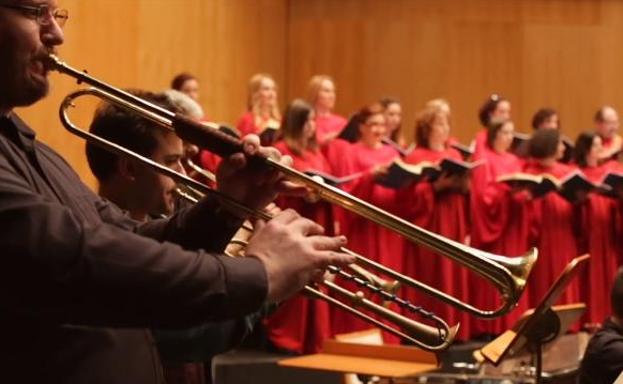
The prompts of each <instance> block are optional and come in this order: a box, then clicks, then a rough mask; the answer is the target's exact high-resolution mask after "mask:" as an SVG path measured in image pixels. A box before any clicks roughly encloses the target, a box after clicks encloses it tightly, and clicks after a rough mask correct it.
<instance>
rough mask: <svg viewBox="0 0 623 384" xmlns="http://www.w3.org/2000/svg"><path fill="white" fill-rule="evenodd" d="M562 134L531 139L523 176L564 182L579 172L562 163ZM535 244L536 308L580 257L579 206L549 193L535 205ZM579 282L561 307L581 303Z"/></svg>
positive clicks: (547, 132) (568, 290) (541, 132)
mask: <svg viewBox="0 0 623 384" xmlns="http://www.w3.org/2000/svg"><path fill="white" fill-rule="evenodd" d="M564 148H565V147H564V144H563V143H562V140H561V136H560V132H558V131H557V130H554V129H541V130H538V131H536V132H535V133H534V134H533V135H532V138H531V139H530V159H529V160H528V161H527V162H526V164H525V165H524V172H526V173H529V174H534V175H540V174H549V175H552V176H554V177H556V178H558V179H562V178H564V177H565V176H567V175H569V174H570V173H572V172H576V171H577V169H576V168H575V167H573V166H570V165H566V164H563V163H560V162H559V161H558V159H560V158H561V157H562V155H563V153H564ZM533 208H534V209H533V213H534V228H538V231H535V234H536V239H535V244H536V247H537V248H538V250H539V261H538V262H537V263H536V265H535V266H534V269H533V271H532V277H531V278H530V280H529V288H530V289H529V293H530V296H531V302H532V303H533V305H536V304H537V303H539V302H540V301H541V300H542V299H543V297H544V296H545V294H546V293H547V291H548V290H549V288H550V286H551V285H552V284H553V283H554V281H556V279H557V278H558V276H559V275H560V273H561V272H562V270H563V269H564V268H565V266H566V265H567V264H568V263H569V261H571V259H573V258H575V257H577V256H578V255H579V254H580V250H579V247H578V241H577V239H578V236H577V235H578V229H579V228H578V226H577V225H576V224H577V223H578V221H579V216H578V215H577V212H576V211H577V209H576V208H578V204H577V203H576V204H574V203H572V202H570V201H568V200H566V199H565V198H563V197H562V196H561V195H560V194H559V193H557V192H549V193H547V194H546V195H545V196H543V197H541V198H537V199H535V200H534V201H533ZM579 283H580V279H574V280H573V281H571V283H570V284H569V285H568V286H567V288H566V289H565V291H564V292H563V294H562V295H561V299H560V303H561V304H565V303H566V304H569V303H576V302H579V301H580V288H579Z"/></svg>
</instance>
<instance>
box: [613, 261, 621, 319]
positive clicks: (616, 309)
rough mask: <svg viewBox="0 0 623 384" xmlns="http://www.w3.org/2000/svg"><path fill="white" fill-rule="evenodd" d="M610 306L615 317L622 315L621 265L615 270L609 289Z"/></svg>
mask: <svg viewBox="0 0 623 384" xmlns="http://www.w3.org/2000/svg"><path fill="white" fill-rule="evenodd" d="M610 306H611V307H612V313H614V314H615V315H616V316H617V317H623V267H621V268H619V269H618V270H617V273H616V275H615V276H614V282H613V283H612V290H611V291H610Z"/></svg>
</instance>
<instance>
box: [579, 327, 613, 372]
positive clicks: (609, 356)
mask: <svg viewBox="0 0 623 384" xmlns="http://www.w3.org/2000/svg"><path fill="white" fill-rule="evenodd" d="M621 372H623V327H621V326H619V325H617V324H616V323H614V322H613V321H612V320H610V319H607V320H606V321H604V324H603V326H602V327H601V328H600V329H599V330H598V331H597V333H595V334H594V335H593V337H591V340H590V341H589V342H588V346H587V347H586V352H585V353H584V358H583V359H582V364H581V365H580V384H612V383H613V382H614V380H616V378H617V377H618V376H619V375H620V374H621Z"/></svg>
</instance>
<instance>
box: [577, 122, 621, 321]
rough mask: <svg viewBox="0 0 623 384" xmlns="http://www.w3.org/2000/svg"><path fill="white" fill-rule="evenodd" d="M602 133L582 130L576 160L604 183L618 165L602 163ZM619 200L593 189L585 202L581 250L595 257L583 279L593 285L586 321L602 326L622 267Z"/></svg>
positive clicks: (585, 291) (586, 292)
mask: <svg viewBox="0 0 623 384" xmlns="http://www.w3.org/2000/svg"><path fill="white" fill-rule="evenodd" d="M601 153H602V144H601V137H600V136H599V135H597V134H596V133H593V132H583V133H581V134H580V135H579V136H578V138H577V140H576V142H575V163H576V164H577V165H578V166H579V167H580V169H581V170H582V172H584V174H585V175H586V177H588V179H589V180H591V181H592V182H593V183H595V184H599V183H601V181H602V180H603V178H604V176H605V175H606V174H607V173H608V171H611V170H613V169H614V168H615V167H617V165H618V164H617V163H616V162H614V161H609V162H607V163H604V164H599V163H600V161H599V160H600V155H601ZM616 207H617V201H616V200H614V199H612V198H608V197H606V196H604V195H602V194H598V193H590V194H589V196H588V198H587V199H586V201H585V202H584V204H583V205H582V211H581V212H582V228H581V232H580V234H581V238H580V239H581V243H582V249H581V253H585V252H586V253H589V254H590V255H591V261H590V263H588V265H587V268H586V269H585V275H584V277H583V278H582V280H584V281H587V282H590V289H583V290H582V292H581V293H582V301H583V302H585V303H586V306H587V311H586V321H587V322H589V323H591V324H594V325H595V327H597V326H598V324H600V323H601V322H602V321H603V320H604V319H605V318H606V317H608V316H609V315H610V313H611V311H610V303H609V297H610V291H611V289H612V281H613V280H614V275H615V273H616V270H617V267H618V255H617V248H616V232H615V228H616V225H615V212H616Z"/></svg>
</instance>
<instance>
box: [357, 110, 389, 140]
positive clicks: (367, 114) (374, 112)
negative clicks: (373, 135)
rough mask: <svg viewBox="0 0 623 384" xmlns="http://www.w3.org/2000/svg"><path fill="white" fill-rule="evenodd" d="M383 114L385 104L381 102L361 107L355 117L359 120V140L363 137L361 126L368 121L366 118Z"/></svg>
mask: <svg viewBox="0 0 623 384" xmlns="http://www.w3.org/2000/svg"><path fill="white" fill-rule="evenodd" d="M382 114H383V106H382V105H381V104H379V103H372V104H370V105H366V106H365V107H363V108H361V109H360V110H359V112H357V115H356V116H355V117H354V119H355V121H356V122H357V140H359V139H360V138H361V132H360V127H361V125H362V124H365V123H366V120H368V119H369V118H370V116H374V115H382Z"/></svg>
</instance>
